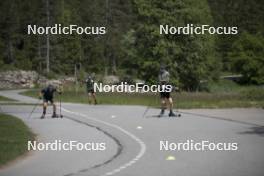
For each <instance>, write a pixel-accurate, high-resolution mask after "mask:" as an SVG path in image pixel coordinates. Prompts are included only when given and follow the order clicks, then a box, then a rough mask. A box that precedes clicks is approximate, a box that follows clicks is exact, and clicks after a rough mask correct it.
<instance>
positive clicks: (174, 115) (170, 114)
mask: <svg viewBox="0 0 264 176" xmlns="http://www.w3.org/2000/svg"><path fill="white" fill-rule="evenodd" d="M169 117H177V115H176V114H174V112H172V111H170V113H169Z"/></svg>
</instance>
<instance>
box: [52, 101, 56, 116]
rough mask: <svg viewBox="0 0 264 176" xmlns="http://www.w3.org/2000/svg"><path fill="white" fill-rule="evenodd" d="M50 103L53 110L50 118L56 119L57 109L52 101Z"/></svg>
mask: <svg viewBox="0 0 264 176" xmlns="http://www.w3.org/2000/svg"><path fill="white" fill-rule="evenodd" d="M50 103H51V105H52V108H53V114H52V117H57V114H56V110H57V108H56V104H55V103H54V101H53V100H50Z"/></svg>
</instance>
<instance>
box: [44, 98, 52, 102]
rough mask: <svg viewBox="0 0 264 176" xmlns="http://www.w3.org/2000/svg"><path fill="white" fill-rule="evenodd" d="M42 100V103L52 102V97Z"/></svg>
mask: <svg viewBox="0 0 264 176" xmlns="http://www.w3.org/2000/svg"><path fill="white" fill-rule="evenodd" d="M43 102H44V103H48V102H50V103H54V101H53V99H50V98H44V99H43Z"/></svg>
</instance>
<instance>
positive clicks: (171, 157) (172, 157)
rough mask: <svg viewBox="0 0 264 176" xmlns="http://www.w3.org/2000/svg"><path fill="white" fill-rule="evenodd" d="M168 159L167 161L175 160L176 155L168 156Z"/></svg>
mask: <svg viewBox="0 0 264 176" xmlns="http://www.w3.org/2000/svg"><path fill="white" fill-rule="evenodd" d="M166 160H167V161H173V160H175V157H174V156H168V157H167V158H166Z"/></svg>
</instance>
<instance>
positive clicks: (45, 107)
mask: <svg viewBox="0 0 264 176" xmlns="http://www.w3.org/2000/svg"><path fill="white" fill-rule="evenodd" d="M47 106H48V102H47V101H46V100H43V113H42V115H41V118H42V119H43V118H44V117H45V115H46V111H47Z"/></svg>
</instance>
